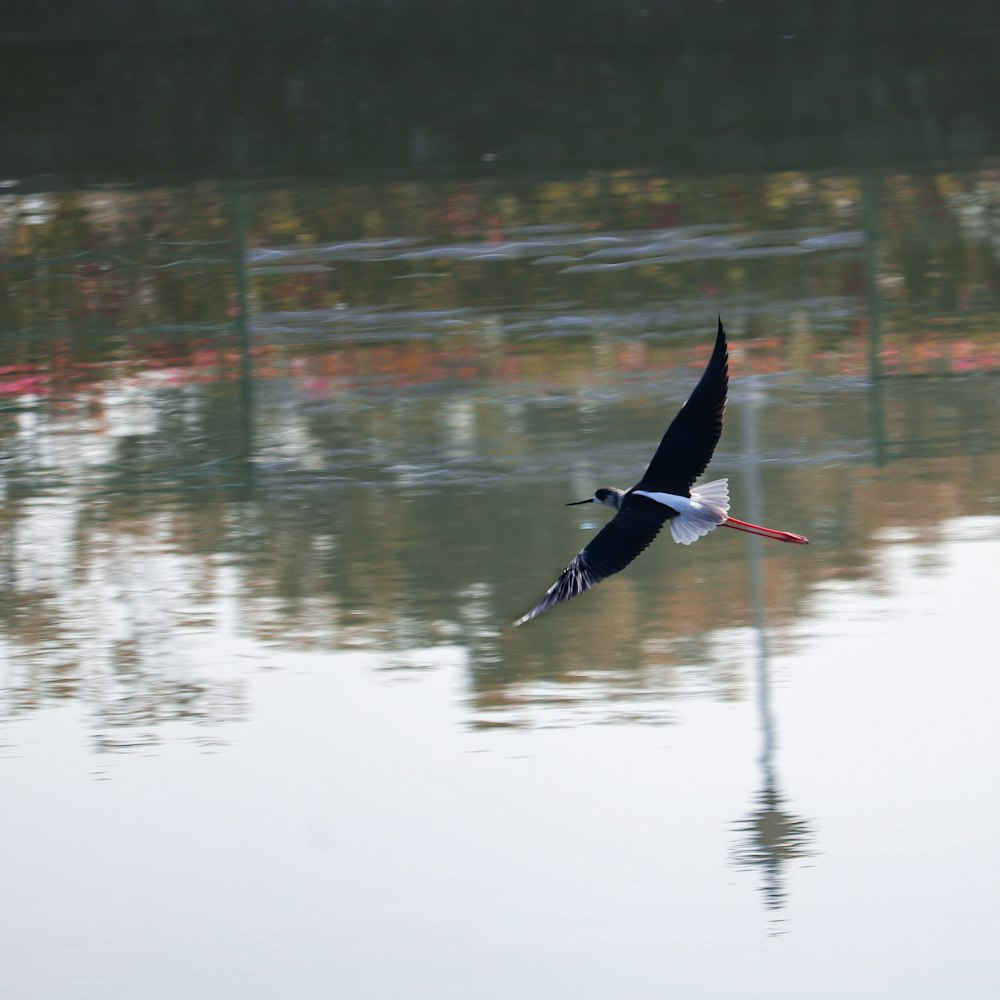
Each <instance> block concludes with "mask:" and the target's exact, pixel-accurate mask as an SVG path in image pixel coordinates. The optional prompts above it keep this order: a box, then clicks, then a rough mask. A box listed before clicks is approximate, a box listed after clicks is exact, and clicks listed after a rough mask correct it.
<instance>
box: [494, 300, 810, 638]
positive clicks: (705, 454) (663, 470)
mask: <svg viewBox="0 0 1000 1000" xmlns="http://www.w3.org/2000/svg"><path fill="white" fill-rule="evenodd" d="M728 391H729V353H728V349H727V346H726V333H725V330H723V328H722V320H721V319H720V320H719V330H718V334H717V335H716V339H715V348H714V350H713V351H712V357H711V358H710V359H709V362H708V366H707V367H706V368H705V372H704V374H703V375H702V377H701V380H700V381H699V382H698V385H697V386H695V389H694V391H693V392H692V393H691V395H690V397H689V398H688V401H687V402H686V403H685V404H684V405H683V406H682V407H681V409H680V411H679V412H678V414H677V416H676V417H674V419H673V421H672V422H671V424H670V426H669V427H668V428H667V431H666V433H665V434H664V435H663V439H662V440H661V441H660V445H659V447H658V448H657V449H656V454H655V455H654V456H653V459H652V461H651V462H650V463H649V466H648V468H647V469H646V471H645V473H643V476H642V478H641V479H640V480H639V482H637V483H636V484H635V486H633V487H632V488H631V489H629V490H621V489H618V488H616V487H608V486H604V487H601V488H600V489H599V490H597V491H596V492H595V494H594V496H593V497H588V498H587V499H586V500H578V501H576V503H600V504H605V505H606V506H608V507H611V508H612V509H613V510H614V511H616V514H615V516H614V517H613V518H612V519H611V520H610V521H609V522H608V523H607V524H606V525H605V526H604V527H603V528H602V529H601V530H600V531H599V532H598V533H597V534H596V535H595V536H594V538H592V539H591V541H590V542H589V543H588V544H587V545H586V546H585V547H584V548H583V550H582V551H581V552H580V553H579V554H578V555H577V556H576V558H575V559H574V560H573V561H572V562H571V563H570V564H569V565H568V566H567V567H566V569H565V570H563V573H562V575H561V576H560V577H559V579H558V580H556V582H555V583H554V584H553V585H552V586H551V587H550V588H549V590H548V592H547V593H546V594H545V596H544V597H543V598H542V599H541V600H540V601H539V602H538V604H536V605H535V606H534V607H533V608H532V609H531V610H530V611H529V612H528V613H527V614H526V615H524V616H522V617H521V618H519V619H518V620H517V621H516V622H514V624H515V625H523V624H524V623H525V622H529V621H531V620H532V619H533V618H537V617H538V616H539V615H540V614H543V613H544V612H546V611H548V610H549V609H550V608H553V607H555V605H557V604H559V603H561V602H562V601H568V600H569V599H570V598H571V597H576V595H577V594H581V593H583V591H585V590H588V589H589V588H590V587H592V586H594V584H596V583H600V581H601V580H603V579H605V578H606V577H609V576H611V575H612V574H613V573H617V572H619V571H620V570H623V569H624V568H625V567H626V566H628V564H629V563H630V562H632V560H633V559H635V557H636V556H638V555H639V554H640V553H641V552H643V551H644V550H645V549H646V548H647V547H648V546H649V544H650V543H651V542H652V541H653V539H654V538H656V536H657V535H658V534H659V532H660V529H661V528H662V527H663V526H664V524H666V523H667V521H669V522H670V531H671V534H672V536H673V538H674V541H677V542H680V543H681V544H682V545H690V544H691V543H692V542H695V541H697V540H698V539H699V538H701V537H702V535H705V534H707V533H708V532H709V531H711V530H712V529H713V528H717V527H719V526H720V525H724V526H726V527H730V528H736V529H737V530H739V531H746V532H749V533H751V534H757V535H763V536H764V537H765V538H773V539H775V540H777V541H782V542H795V543H798V544H800V545H801V544H805V543H806V542H807V541H808V539H806V538H803V537H802V535H795V534H792V533H791V532H788V531H777V530H775V529H773V528H763V527H761V526H760V525H757V524H749V523H747V522H746V521H738V520H736V519H735V518H731V517H730V516H729V486H728V482H727V480H725V479H718V480H715V481H714V482H710V483H703V484H702V485H701V486H699V488H698V489H697V490H692V487H693V486H694V483H695V480H696V479H697V478H698V477H699V476H700V475H701V474H702V473H703V472H704V471H705V469H706V467H707V466H708V463H709V461H710V460H711V458H712V454H713V452H714V451H715V446H716V445H717V444H718V442H719V438H720V436H721V435H722V420H723V415H724V413H725V408H726V396H727V394H728Z"/></svg>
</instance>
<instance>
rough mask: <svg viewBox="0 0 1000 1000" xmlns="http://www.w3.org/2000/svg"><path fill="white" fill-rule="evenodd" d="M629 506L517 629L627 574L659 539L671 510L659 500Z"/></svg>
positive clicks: (637, 501) (631, 500)
mask: <svg viewBox="0 0 1000 1000" xmlns="http://www.w3.org/2000/svg"><path fill="white" fill-rule="evenodd" d="M628 503H629V506H628V507H627V508H626V509H625V510H621V511H619V512H618V513H617V514H615V516H614V517H613V518H612V519H611V520H610V521H608V523H607V524H606V525H604V527H603V528H601V530H600V531H599V532H598V533H597V534H596V535H595V536H594V537H593V538H592V539H591V540H590V542H589V543H588V544H587V546H586V547H585V548H584V549H583V550H582V551H581V552H580V554H579V555H578V556H577V557H576V558H575V559H574V560H573V561H572V562H571V563H570V564H569V565H568V566H567V567H566V568H565V569H564V570H563V571H562V576H560V577H559V579H558V580H556V582H555V583H554V584H552V586H551V587H549V589H548V591H546V594H545V596H544V597H543V598H542V599H541V600H540V601H539V602H538V603H537V604H536V605H535V606H534V607H533V608H532V609H531V610H530V611H529V612H528V613H527V614H526V615H522V616H521V617H520V618H518V620H517V621H516V622H514V624H515V625H523V624H524V623H525V622H530V621H531V619H532V618H537V617H538V616H539V615H540V614H544V613H545V612H546V611H548V610H549V608H554V607H555V606H556V605H557V604H561V603H562V602H563V601H568V600H569V599H570V598H571V597H576V595H577V594H582V593H583V592H584V591H585V590H589V589H590V588H591V587H593V586H594V584H596V583H600V582H601V580H603V579H604V578H605V577H608V576H611V574H612V573H617V572H619V571H620V570H623V569H624V568H625V567H626V566H627V565H628V564H629V563H630V562H631V561H632V560H633V559H635V557H636V556H637V555H639V553H640V552H642V551H643V550H644V549H645V548H646V547H647V546H648V545H649V543H650V542H651V541H652V540H653V539H654V538H656V536H657V534H658V533H659V531H660V528H662V527H663V524H664V522H665V521H666V520H667V518H668V517H669V516H670V512H669V510H668V509H667V508H666V507H664V506H663V504H660V503H657V502H656V501H655V500H647V499H646V498H645V497H630V498H629V501H628Z"/></svg>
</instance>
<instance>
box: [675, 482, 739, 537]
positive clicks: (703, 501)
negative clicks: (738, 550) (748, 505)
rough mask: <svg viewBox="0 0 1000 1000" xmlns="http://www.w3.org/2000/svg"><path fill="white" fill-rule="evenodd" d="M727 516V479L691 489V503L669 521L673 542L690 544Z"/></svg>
mask: <svg viewBox="0 0 1000 1000" xmlns="http://www.w3.org/2000/svg"><path fill="white" fill-rule="evenodd" d="M728 516H729V480H728V479H715V480H713V481H712V482H710V483H702V484H701V485H700V486H699V487H698V488H697V489H696V490H692V491H691V503H690V505H689V506H687V507H686V509H685V510H682V511H681V512H680V513H679V514H678V516H677V517H675V518H673V519H672V520H671V522H670V534H671V535H673V539H674V541H675V542H680V544H681V545H690V544H691V543H692V542H696V541H698V539H699V538H701V537H702V535H707V534H708V533H709V532H710V531H711V530H712V529H713V528H717V527H718V526H719V525H720V524H722V523H723V522H724V521H725V520H726V518H727V517H728Z"/></svg>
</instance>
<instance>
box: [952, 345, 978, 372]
mask: <svg viewBox="0 0 1000 1000" xmlns="http://www.w3.org/2000/svg"><path fill="white" fill-rule="evenodd" d="M979 360H980V359H979V357H978V356H977V353H976V345H975V343H974V342H973V341H971V340H960V341H958V343H956V344H952V358H951V368H952V371H956V372H970V371H974V370H975V369H976V368H978V367H979Z"/></svg>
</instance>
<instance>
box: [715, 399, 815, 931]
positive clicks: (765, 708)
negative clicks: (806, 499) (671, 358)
mask: <svg viewBox="0 0 1000 1000" xmlns="http://www.w3.org/2000/svg"><path fill="white" fill-rule="evenodd" d="M762 401H763V392H762V391H761V390H760V388H759V387H755V386H751V388H750V389H749V391H748V393H747V395H746V397H745V405H744V408H743V410H744V413H743V463H744V480H743V481H744V485H745V489H746V504H747V510H748V511H749V517H750V518H751V519H752V520H754V521H760V519H761V518H762V517H763V516H764V512H763V510H762V507H763V504H762V503H761V493H762V490H761V482H760V461H761V455H760V441H759V435H758V425H757V413H758V408H759V406H760V404H761V402H762ZM747 545H748V550H747V552H748V556H747V558H748V560H749V564H750V594H751V606H752V609H753V624H754V630H755V631H756V634H757V644H756V650H757V657H756V670H755V681H756V702H757V711H758V715H759V722H760V733H761V750H760V756H759V758H758V763H759V765H760V772H761V788H760V791H759V792H758V793H757V795H756V798H755V800H754V805H753V808H752V809H751V810H750V812H749V813H748V815H747V816H746V818H744V819H742V820H740V821H739V822H737V823H736V824H735V825H734V827H733V829H734V831H735V832H736V833H737V834H739V835H740V839H739V840H738V841H737V843H736V844H735V845H734V846H733V848H732V859H733V862H734V864H736V866H737V867H739V868H748V869H749V868H757V869H759V870H760V872H761V876H762V879H763V882H762V885H761V892H762V893H763V895H764V905H765V906H766V907H767V908H768V909H769V910H770V911H772V912H777V911H779V910H781V909H782V907H784V905H785V902H786V899H787V890H786V888H785V882H786V868H787V866H788V864H789V863H790V862H792V861H794V860H795V859H797V858H803V857H809V856H810V855H812V854H813V853H815V852H814V851H813V850H812V847H811V842H812V840H813V836H814V835H813V831H812V829H811V827H810V824H809V822H808V821H807V820H805V819H801V818H799V817H797V816H795V815H794V813H792V812H790V811H789V810H788V809H787V808H786V803H785V799H784V796H783V795H782V794H781V791H780V790H779V787H778V778H777V768H776V765H775V760H774V758H775V750H776V749H777V733H776V729H775V721H774V713H773V710H772V707H771V678H770V669H769V667H770V649H769V645H768V637H767V620H766V614H765V609H764V607H765V606H764V568H763V565H762V557H763V553H762V551H761V539H759V538H755V537H750V538H748V539H747Z"/></svg>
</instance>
